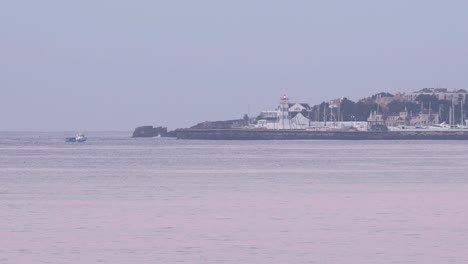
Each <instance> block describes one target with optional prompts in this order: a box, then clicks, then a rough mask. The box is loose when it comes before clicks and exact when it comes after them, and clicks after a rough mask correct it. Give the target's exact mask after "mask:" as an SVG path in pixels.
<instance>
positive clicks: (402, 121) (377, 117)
mask: <svg viewBox="0 0 468 264" xmlns="http://www.w3.org/2000/svg"><path fill="white" fill-rule="evenodd" d="M367 122H368V123H369V126H372V125H386V126H388V127H401V126H433V125H436V124H439V122H440V119H439V114H438V113H432V111H430V110H423V111H421V112H420V113H417V114H413V113H411V112H408V111H407V110H406V109H405V111H401V112H399V113H388V114H384V113H378V112H377V111H372V112H371V113H370V115H369V118H368V119H367Z"/></svg>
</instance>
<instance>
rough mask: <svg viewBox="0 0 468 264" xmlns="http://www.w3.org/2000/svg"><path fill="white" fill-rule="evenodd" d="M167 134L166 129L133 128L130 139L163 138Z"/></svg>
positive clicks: (151, 127)
mask: <svg viewBox="0 0 468 264" xmlns="http://www.w3.org/2000/svg"><path fill="white" fill-rule="evenodd" d="M166 134H167V127H153V126H141V127H137V128H135V131H133V135H132V137H157V136H161V137H164V136H166Z"/></svg>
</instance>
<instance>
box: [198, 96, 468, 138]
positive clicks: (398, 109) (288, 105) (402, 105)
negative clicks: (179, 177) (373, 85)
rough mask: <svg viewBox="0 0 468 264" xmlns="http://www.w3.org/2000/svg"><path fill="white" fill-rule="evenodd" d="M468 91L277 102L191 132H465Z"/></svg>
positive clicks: (283, 100)
mask: <svg viewBox="0 0 468 264" xmlns="http://www.w3.org/2000/svg"><path fill="white" fill-rule="evenodd" d="M467 99H468V92H467V91H466V90H463V89H460V90H448V89H445V88H424V89H421V90H419V91H415V92H412V93H396V94H391V93H388V92H382V93H378V94H374V95H372V96H369V97H366V98H363V99H360V100H358V101H357V102H355V101H352V100H350V99H348V98H347V97H342V98H338V99H333V100H329V101H327V102H322V103H321V104H319V105H314V106H311V105H310V104H309V103H301V102H291V101H290V100H289V98H288V96H287V95H283V96H282V97H281V98H280V101H279V105H278V107H277V108H276V109H272V110H266V111H262V112H260V113H259V114H258V116H256V117H249V116H247V115H244V117H243V119H239V120H228V121H217V122H209V121H207V122H203V123H199V124H197V125H196V126H194V127H192V128H201V129H206V128H218V129H225V128H240V127H244V128H258V129H309V130H314V129H315V130H359V131H367V130H369V129H371V128H375V129H389V130H399V129H430V130H435V129H447V128H468V127H466V123H467V122H466V121H465V117H466V112H467V111H468V107H467V104H466V103H465V102H466V100H467Z"/></svg>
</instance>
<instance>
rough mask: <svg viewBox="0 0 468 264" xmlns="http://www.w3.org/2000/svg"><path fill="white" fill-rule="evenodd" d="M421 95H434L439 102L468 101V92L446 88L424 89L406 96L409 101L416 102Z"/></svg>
mask: <svg viewBox="0 0 468 264" xmlns="http://www.w3.org/2000/svg"><path fill="white" fill-rule="evenodd" d="M419 95H434V96H435V97H437V99H438V100H448V101H454V102H455V104H458V102H460V101H463V102H466V101H467V99H468V92H467V91H466V90H464V89H459V90H451V91H449V90H448V89H446V88H424V89H421V90H419V91H416V92H412V93H410V94H407V95H406V98H407V100H408V101H411V102H415V101H416V98H417V97H418V96H419Z"/></svg>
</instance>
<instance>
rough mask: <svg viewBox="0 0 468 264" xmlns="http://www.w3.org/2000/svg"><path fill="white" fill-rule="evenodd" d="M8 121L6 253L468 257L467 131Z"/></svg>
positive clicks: (2, 164) (229, 258)
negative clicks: (370, 133) (436, 137)
mask: <svg viewBox="0 0 468 264" xmlns="http://www.w3.org/2000/svg"><path fill="white" fill-rule="evenodd" d="M73 135H74V133H43V132H41V133H39V132H38V133H24V132H23V133H18V132H0V263H1V264H3V263H12V264H13V263H14V264H16V263H35V264H36V263H112V264H116V263H144V264H145V263H216V264H218V263H236V264H237V263H269V264H270V263H424V264H429V263H468V142H467V141H184V140H175V139H161V138H150V139H132V138H130V135H131V133H130V132H128V133H122V132H88V133H87V135H88V137H89V139H88V142H86V143H65V142H64V138H65V137H68V136H73Z"/></svg>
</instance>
